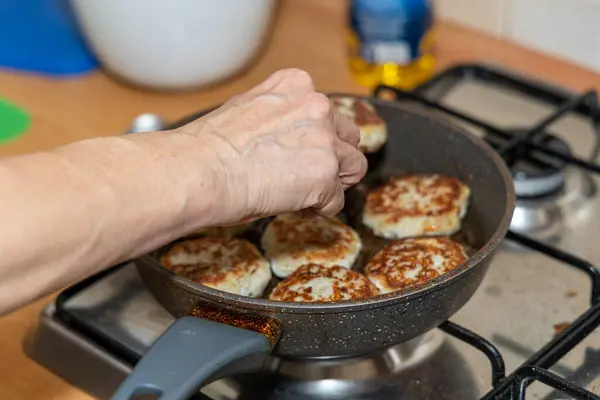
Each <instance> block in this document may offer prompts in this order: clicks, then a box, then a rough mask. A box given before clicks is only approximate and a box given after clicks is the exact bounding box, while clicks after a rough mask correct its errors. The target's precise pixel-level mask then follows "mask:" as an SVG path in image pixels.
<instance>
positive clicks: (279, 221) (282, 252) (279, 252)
mask: <svg viewBox="0 0 600 400" xmlns="http://www.w3.org/2000/svg"><path fill="white" fill-rule="evenodd" d="M262 247H263V249H264V250H265V253H266V257H267V259H268V260H269V262H270V263H271V269H272V270H273V273H274V274H275V275H276V276H278V277H280V278H285V277H287V276H289V275H290V274H291V273H292V272H294V271H295V270H296V269H298V268H299V267H300V266H301V265H304V264H309V263H316V264H320V265H325V266H330V265H339V266H342V267H344V268H350V267H352V264H354V262H355V261H356V258H357V257H358V254H359V252H360V249H361V241H360V237H359V236H358V233H356V232H355V231H354V230H353V229H352V228H350V227H349V226H347V225H345V224H343V223H342V222H341V221H339V220H337V219H303V218H300V217H299V216H298V215H297V214H283V215H279V216H278V217H277V218H275V219H274V220H273V221H271V222H270V223H269V225H268V226H267V228H266V229H265V232H264V234H263V236H262Z"/></svg>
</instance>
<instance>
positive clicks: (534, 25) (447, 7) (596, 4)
mask: <svg viewBox="0 0 600 400" xmlns="http://www.w3.org/2000/svg"><path fill="white" fill-rule="evenodd" d="M434 3H435V5H436V8H437V9H436V12H437V15H438V17H439V18H440V19H444V20H448V21H452V22H456V23H459V24H461V25H464V26H466V27H469V28H473V29H476V30H479V31H482V32H486V33H489V34H491V35H493V36H495V37H498V38H503V39H507V40H510V41H512V42H515V43H518V44H520V45H523V46H526V47H528V48H531V49H535V50H538V51H542V52H545V53H548V54H551V55H554V56H557V57H560V58H562V59H565V60H568V61H570V62H573V63H576V64H578V65H581V66H584V67H587V68H590V69H593V70H596V71H600V46H599V44H600V24H598V21H599V20H600V1H598V0H568V1H564V0H434Z"/></svg>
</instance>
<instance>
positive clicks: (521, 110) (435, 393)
mask: <svg viewBox="0 0 600 400" xmlns="http://www.w3.org/2000/svg"><path fill="white" fill-rule="evenodd" d="M374 95H375V96H379V97H382V98H387V99H393V100H395V101H400V102H407V103H410V104H411V105H412V106H416V107H423V108H426V109H429V110H430V111H432V112H434V113H438V114H439V115H440V118H450V119H452V120H453V121H454V122H455V123H457V124H460V125H463V126H464V127H465V128H467V129H468V130H470V131H471V132H472V133H473V134H475V135H479V136H482V137H484V138H485V139H486V140H487V141H488V142H489V143H490V144H491V145H492V146H493V147H494V148H496V150H497V151H498V152H499V153H500V154H501V155H502V156H503V157H504V159H505V160H506V162H507V163H508V164H509V165H510V166H511V169H512V171H513V178H514V182H515V190H516V192H517V194H518V203H517V207H516V210H515V214H514V217H513V220H512V223H511V230H510V232H509V234H508V235H507V238H506V240H505V241H504V243H503V244H502V246H501V249H500V250H499V251H498V253H497V255H496V258H495V260H494V262H493V263H492V266H491V268H490V271H489V272H488V274H487V276H486V278H485V280H484V282H483V284H482V285H481V288H480V289H479V291H478V292H477V293H476V294H475V296H474V297H473V298H472V299H471V300H470V301H469V302H468V303H467V305H466V306H465V307H464V308H463V309H461V310H460V312H458V313H457V314H456V315H455V316H454V317H452V321H447V322H445V323H444V324H442V325H441V326H440V327H439V328H437V329H434V330H432V331H430V332H427V333H425V334H424V335H422V336H421V337H417V338H415V339H413V340H411V341H409V342H406V343H402V344H399V345H396V346H393V347H390V348H388V349H386V350H385V351H382V352H379V353H375V354H369V355H365V356H361V357H353V358H342V359H339V358H338V359H301V360H298V359H281V358H275V357H273V358H271V359H269V360H268V362H267V363H266V365H265V366H264V369H263V370H262V371H261V372H260V373H256V374H251V375H246V376H238V377H233V378H228V379H223V380H220V381H217V382H214V383H212V384H210V385H208V386H206V387H204V388H203V389H202V390H201V392H199V393H198V394H197V395H196V396H195V397H198V398H202V399H212V400H245V399H264V400H287V399H307V400H310V399H357V400H359V399H390V400H392V399H393V400H404V399H436V400H437V399H441V400H443V399H452V400H456V399H467V400H469V399H472V400H476V399H548V400H550V399H555V400H556V399H571V398H577V399H600V396H599V394H600V329H597V327H598V325H599V324H600V273H599V272H598V270H597V269H596V268H595V267H594V265H593V264H595V263H597V264H600V245H598V244H597V242H598V241H597V240H596V239H594V238H595V237H598V236H599V235H600V200H599V198H598V196H597V194H596V187H597V184H598V173H600V165H598V164H596V161H597V156H598V149H599V137H600V111H599V110H598V108H597V104H596V103H597V98H596V94H595V93H594V92H588V93H583V94H576V93H571V92H569V91H566V90H564V89H561V88H559V87H555V86H553V85H551V84H548V83H545V82H539V81H536V80H535V79H532V78H530V77H524V76H521V75H519V74H517V73H515V72H512V71H506V70H503V69H501V68H498V67H494V66H486V65H466V66H457V67H454V68H451V69H449V70H446V71H443V72H442V73H440V74H439V75H437V76H436V77H434V78H433V79H432V80H431V81H429V82H427V83H425V84H424V85H422V86H420V87H419V88H417V89H415V90H414V91H411V92H402V91H398V90H396V89H393V88H389V87H383V86H382V87H378V88H377V89H376V90H375V92H374ZM190 118H193V116H192V117H190ZM188 120H189V119H188ZM183 122H185V121H182V123H183ZM391 134H393V132H391ZM172 322H173V318H172V317H171V316H170V315H169V314H167V312H166V311H165V310H163V309H162V307H161V306H160V305H158V303H156V302H155V301H154V299H153V298H152V296H151V295H150V294H149V293H148V292H147V291H146V290H145V289H144V286H143V285H142V283H141V281H140V279H139V277H138V275H137V272H136V270H135V268H134V266H133V265H132V264H131V263H126V264H124V265H120V266H116V267H114V268H112V269H110V270H108V271H105V272H103V273H101V274H98V275H96V276H93V277H91V278H89V279H87V280H85V281H83V282H81V283H79V284H77V285H75V286H73V287H71V288H68V289H67V290H65V291H64V292H63V293H61V294H60V296H59V297H58V298H57V300H56V302H55V303H52V304H49V305H48V306H47V307H46V309H45V310H44V312H43V313H42V315H41V316H40V319H39V323H38V325H37V326H36V327H35V328H34V329H32V330H31V332H30V334H29V336H28V337H27V339H26V341H25V345H24V346H25V350H26V352H27V354H28V355H29V356H30V357H31V358H33V359H34V360H36V361H37V362H39V363H40V364H42V365H44V366H46V367H47V368H48V369H50V370H52V371H53V372H55V373H56V374H57V375H59V376H61V377H63V378H64V379H65V380H67V381H69V382H70V383H72V384H74V385H76V386H79V387H80V388H82V389H83V390H86V391H88V392H89V393H90V394H92V395H93V396H95V397H97V398H100V399H103V398H108V397H109V396H110V394H111V393H112V392H113V391H114V390H115V389H116V387H117V386H118V385H119V383H120V382H121V381H122V380H123V379H124V378H125V377H126V375H127V374H128V373H129V372H130V371H131V368H132V366H133V365H135V363H136V362H137V361H138V360H139V359H140V357H141V356H142V355H143V354H144V352H145V351H146V349H147V348H148V347H149V346H150V345H151V344H152V343H153V342H154V340H156V338H157V337H158V336H159V335H160V334H161V333H162V332H163V331H164V330H165V329H166V328H167V327H168V326H169V324H171V323H172Z"/></svg>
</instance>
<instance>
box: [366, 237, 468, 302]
mask: <svg viewBox="0 0 600 400" xmlns="http://www.w3.org/2000/svg"><path fill="white" fill-rule="evenodd" d="M466 260H467V254H466V253H465V250H464V249H463V247H462V246H461V245H460V244H459V243H457V242H455V241H454V240H452V239H450V238H447V237H433V238H415V239H404V240H397V241H394V242H392V243H390V244H389V245H387V246H386V247H384V248H383V249H382V250H380V251H379V252H378V253H377V254H375V256H374V257H373V258H372V259H371V260H370V261H369V262H368V264H367V265H366V266H365V269H364V272H365V275H366V276H367V278H369V280H370V281H371V282H372V283H373V284H374V285H375V286H376V287H377V289H379V291H380V292H381V293H389V292H393V291H396V290H400V289H404V288H406V287H409V286H414V285H417V284H420V283H423V282H427V281H429V280H431V279H433V278H436V277H438V276H440V275H442V274H445V273H446V272H448V271H451V270H453V269H454V268H456V267H458V266H459V265H461V264H462V263H463V262H465V261H466Z"/></svg>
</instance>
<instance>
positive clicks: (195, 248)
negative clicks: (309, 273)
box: [160, 236, 271, 297]
mask: <svg viewBox="0 0 600 400" xmlns="http://www.w3.org/2000/svg"><path fill="white" fill-rule="evenodd" d="M160 260H161V263H162V264H163V265H164V266H165V267H166V268H168V269H170V270H171V271H173V272H175V273H176V274H178V275H181V276H183V277H185V278H187V279H189V280H191V281H194V282H196V283H199V284H202V285H205V286H208V287H211V288H213V289H218V290H223V291H225V292H229V293H235V294H240V295H243V296H250V297H259V296H261V295H262V293H263V291H264V290H265V288H266V287H267V284H268V283H269V280H270V279H271V269H270V268H269V262H268V261H267V260H266V259H265V258H264V257H263V256H262V255H261V253H260V251H258V249H257V248H256V247H255V246H254V245H252V244H251V243H250V242H248V241H247V240H244V239H230V238H223V237H209V236H206V237H202V238H198V239H190V240H185V241H183V242H180V243H177V244H175V245H173V246H172V247H171V248H170V249H169V250H168V251H167V252H166V253H165V254H163V256H162V257H161V259H160Z"/></svg>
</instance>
